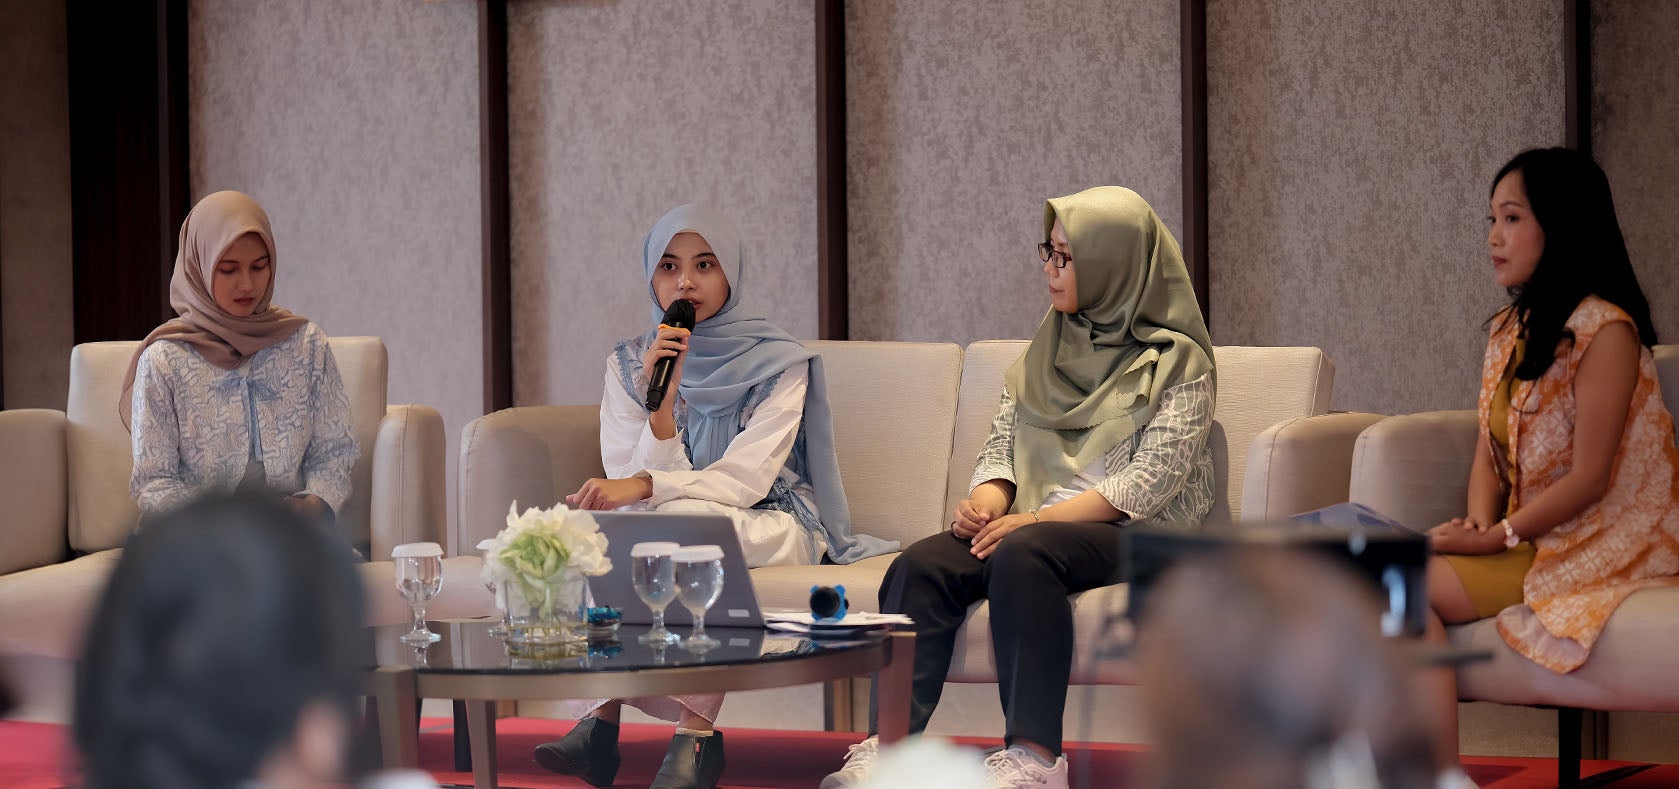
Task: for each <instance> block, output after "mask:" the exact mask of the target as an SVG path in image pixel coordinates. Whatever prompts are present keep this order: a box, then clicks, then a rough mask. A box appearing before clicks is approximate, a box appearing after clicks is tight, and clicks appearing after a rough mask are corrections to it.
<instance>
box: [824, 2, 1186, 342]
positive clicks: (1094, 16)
mask: <svg viewBox="0 0 1679 789" xmlns="http://www.w3.org/2000/svg"><path fill="white" fill-rule="evenodd" d="M1177 15H1178V4H1177V3H1176V2H1175V1H1174V0H1125V2H1117V3H1116V2H1108V1H1107V0H1061V2H1054V3H1003V2H988V3H973V2H968V1H967V0H913V1H905V0H871V1H870V2H866V3H865V2H857V0H853V1H852V2H848V3H846V80H847V89H846V104H847V113H848V117H847V123H848V124H849V127H848V129H847V143H848V157H849V163H848V165H849V180H850V200H849V210H850V218H851V244H850V256H851V259H850V277H851V288H850V296H851V336H852V337H853V338H855V339H871V340H873V339H882V340H937V341H954V342H960V343H966V342H969V341H972V340H978V339H987V338H1020V337H1029V336H1031V334H1032V332H1033V331H1034V330H1035V329H1036V328H1037V325H1038V322H1039V321H1040V320H1041V319H1042V318H1043V315H1044V312H1045V311H1046V310H1048V309H1049V298H1048V295H1049V294H1048V292H1047V290H1046V286H1045V284H1044V276H1043V273H1042V270H1041V267H1042V265H1043V264H1042V263H1041V262H1039V261H1038V259H1037V253H1036V252H1035V251H1034V250H1033V248H1032V247H1033V245H1035V244H1037V243H1038V242H1039V241H1042V240H1043V224H1042V223H1043V204H1044V199H1045V198H1048V197H1054V196H1058V195H1063V194H1068V193H1071V192H1076V191H1078V190H1080V189H1083V188H1085V187H1088V186H1094V185H1098V184H1119V185H1123V186H1129V187H1131V188H1132V189H1135V190H1136V191H1137V192H1138V193H1139V194H1141V195H1142V196H1143V197H1144V198H1145V199H1147V200H1148V201H1149V202H1150V203H1151V204H1153V205H1154V207H1155V210H1157V211H1158V212H1159V213H1160V215H1161V216H1162V217H1164V218H1165V220H1166V224H1167V225H1168V226H1169V227H1171V228H1172V231H1173V232H1174V233H1178V232H1179V231H1180V230H1181V224H1180V217H1181V215H1182V210H1181V206H1182V203H1183V197H1182V195H1183V191H1182V176H1181V168H1182V142H1181V137H1180V135H1181V131H1180V129H1181V125H1180V122H1179V115H1180V99H1179V86H1178V80H1179V74H1178V62H1179V61H1178V23H1177Z"/></svg>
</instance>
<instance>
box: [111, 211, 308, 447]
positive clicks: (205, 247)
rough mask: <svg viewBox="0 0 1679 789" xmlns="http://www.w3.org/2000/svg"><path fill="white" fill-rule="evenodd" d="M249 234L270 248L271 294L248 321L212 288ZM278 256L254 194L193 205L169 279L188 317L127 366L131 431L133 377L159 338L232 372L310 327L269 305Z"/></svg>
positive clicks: (123, 405)
mask: <svg viewBox="0 0 1679 789" xmlns="http://www.w3.org/2000/svg"><path fill="white" fill-rule="evenodd" d="M246 233H255V234H257V237H258V238H261V239H262V243H263V246H266V247H268V271H269V276H268V289H267V290H265V291H263V293H262V295H261V296H259V297H257V303H256V308H255V309H254V310H253V311H252V312H251V314H250V316H249V317H245V318H235V317H233V316H232V315H229V314H227V312H226V311H224V310H223V309H222V308H221V307H219V306H217V304H216V298H215V296H214V295H213V294H212V291H211V290H210V283H211V281H212V280H213V278H214V277H215V272H216V261H218V260H220V259H221V256H222V253H223V252H226V251H227V248H228V247H229V246H230V245H232V244H233V242H234V241H236V240H238V238H239V237H240V236H242V235H245V234H246ZM278 258H279V255H278V254H277V253H276V252H275V251H274V233H273V231H272V230H271V229H270V228H269V225H268V214H267V213H266V212H264V211H263V210H262V206H260V205H257V201H255V200H252V199H251V198H250V196H249V195H245V194H242V193H240V192H233V191H227V192H216V193H215V194H212V195H210V196H208V197H206V198H204V199H203V200H200V201H198V205H195V206H193V208H192V212H191V213H188V214H187V219H186V221H185V222H182V223H181V240H180V247H179V250H178V251H177V252H176V253H175V273H174V275H173V276H171V277H170V278H169V306H171V307H174V308H175V313H176V314H178V315H180V316H181V317H179V318H176V319H174V320H171V321H169V322H167V323H165V324H163V325H162V326H159V327H157V328H155V329H153V330H152V333H151V334H148V335H146V339H145V340H143V341H141V343H140V347H139V348H136V349H135V351H134V356H133V357H132V358H130V359H129V360H128V373H127V374H126V375H124V376H123V379H122V399H121V400H119V401H118V402H117V412H118V413H119V414H121V415H122V423H123V426H124V427H127V426H129V422H130V420H131V418H132V414H131V410H132V406H133V400H132V397H133V395H132V393H133V390H134V372H135V370H136V369H137V368H138V367H139V365H140V354H142V353H145V352H146V348H148V347H150V346H151V344H152V343H154V342H157V341H158V340H174V341H176V342H182V343H186V344H187V345H190V346H192V347H193V349H194V350H197V351H198V355H200V356H202V357H204V360H205V361H208V362H209V363H211V364H213V365H215V366H217V367H220V368H222V369H224V370H231V369H233V368H235V367H238V366H239V363H240V362H242V361H244V360H245V359H246V358H247V357H249V356H250V355H251V354H254V353H256V352H257V351H260V350H262V349H264V348H267V347H269V346H271V345H274V344H277V343H279V342H282V341H284V340H285V339H286V338H288V337H290V336H292V335H293V334H296V333H297V331H298V330H299V329H301V328H303V327H304V326H305V325H307V324H308V323H309V321H308V320H307V319H305V318H303V317H301V316H297V315H293V314H291V313H290V312H287V311H286V310H283V309H280V308H279V307H275V306H273V305H271V304H269V301H270V300H271V299H273V298H274V280H275V278H276V277H277V276H278V271H279V269H278V267H277V265H276V263H277V260H278Z"/></svg>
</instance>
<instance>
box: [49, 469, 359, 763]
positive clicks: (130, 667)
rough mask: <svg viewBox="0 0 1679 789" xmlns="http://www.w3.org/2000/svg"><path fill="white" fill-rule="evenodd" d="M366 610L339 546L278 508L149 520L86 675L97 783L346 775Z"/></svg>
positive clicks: (135, 542) (223, 504) (243, 504)
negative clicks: (343, 773)
mask: <svg viewBox="0 0 1679 789" xmlns="http://www.w3.org/2000/svg"><path fill="white" fill-rule="evenodd" d="M362 619H363V600H362V585H361V581H360V576H359V573H358V572H357V571H356V570H355V568H354V567H353V566H352V564H351V559H350V556H349V553H348V552H347V551H345V550H344V548H343V545H342V543H341V542H340V541H338V540H337V539H335V538H334V537H333V536H332V535H330V534H328V533H327V532H326V531H324V530H322V529H321V528H320V527H319V526H317V525H315V524H313V523H311V522H309V521H306V520H304V519H302V518H300V517H299V516H297V515H296V514H294V513H293V512H292V511H291V510H290V509H288V508H286V507H283V506H281V505H280V504H277V503H275V502H272V501H268V500H265V499H262V498H256V497H214V498H207V499H204V500H200V501H197V502H194V503H192V504H188V505H186V506H184V507H182V508H181V509H178V510H176V511H174V512H171V513H169V514H167V515H165V516H162V517H159V518H158V519H156V520H155V521H151V522H148V524H147V525H146V527H145V529H144V530H142V531H141V532H140V533H139V534H138V535H136V536H135V537H134V538H133V539H131V540H129V542H128V545H127V547H126V548H125V549H124V551H123V555H122V559H121V561H120V562H119V563H118V565H117V569H116V571H115V573H114V574H113V575H112V577H111V580H110V584H109V586H108V587H107V588H106V589H105V592H104V596H103V598H102V599H101V601H100V604H99V607H98V610H97V611H96V612H95V614H94V616H93V620H92V623H91V626H90V630H89V632H88V636H87V639H86V642H85V647H84V650H85V651H84V653H83V659H82V662H81V664H80V666H79V667H78V669H77V676H76V706H75V740H76V745H77V747H78V748H79V750H80V753H81V758H82V769H83V772H84V776H85V785H86V786H88V787H90V789H108V788H110V787H134V788H136V789H148V788H150V787H156V788H157V789H163V788H164V787H168V789H200V788H204V789H209V788H210V787H215V788H216V789H221V788H223V787H236V786H238V785H240V784H241V783H244V782H246V781H256V782H258V783H260V784H261V785H263V786H265V787H286V786H316V785H321V784H327V783H331V782H334V781H337V780H338V779H339V777H340V774H341V773H342V772H343V769H344V766H345V761H346V754H347V753H348V750H349V749H348V742H349V741H350V732H351V730H352V721H353V720H355V719H354V717H352V705H353V704H354V703H355V702H356V700H357V697H358V694H359V693H360V681H359V668H360V666H361V657H362V655H363V652H364V647H363V645H362V643H361V640H362V639H361V627H362Z"/></svg>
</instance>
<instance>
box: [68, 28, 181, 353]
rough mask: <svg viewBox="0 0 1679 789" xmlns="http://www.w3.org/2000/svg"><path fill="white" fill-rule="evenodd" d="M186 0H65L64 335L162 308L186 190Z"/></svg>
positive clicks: (134, 321) (126, 336)
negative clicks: (69, 314) (67, 216)
mask: <svg viewBox="0 0 1679 789" xmlns="http://www.w3.org/2000/svg"><path fill="white" fill-rule="evenodd" d="M186 18H187V9H186V0H151V2H128V3H117V4H110V5H107V4H104V3H90V2H76V1H75V0H72V2H69V3H67V4H66V14H65V22H66V39H67V45H68V60H69V100H70V195H71V196H70V204H71V220H70V222H71V244H72V251H71V267H72V272H73V282H74V285H73V289H74V296H73V304H74V318H73V323H74V327H75V329H74V341H75V342H77V343H83V342H90V341H95V340H135V339H139V338H141V337H144V336H145V335H146V334H147V333H148V332H150V331H151V330H152V329H153V328H155V327H156V326H157V325H158V324H159V323H162V322H163V321H164V320H167V319H168V318H171V317H174V311H173V310H172V309H170V307H169V276H170V273H171V271H172V269H173V267H174V259H175V245H176V238H177V234H178V231H179V228H180V225H181V221H182V220H183V219H185V218H186V213H187V209H188V208H189V206H188V200H189V198H190V195H189V193H188V190H189V186H188V184H189V179H188V172H187V168H188V161H189V159H188V147H187V146H188V138H187V98H186V86H187V57H186V46H187V30H186Z"/></svg>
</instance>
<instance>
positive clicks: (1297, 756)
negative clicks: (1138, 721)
mask: <svg viewBox="0 0 1679 789" xmlns="http://www.w3.org/2000/svg"><path fill="white" fill-rule="evenodd" d="M1380 611H1381V608H1380V606H1379V605H1378V603H1377V601H1376V599H1375V596H1374V593H1373V592H1372V591H1371V590H1370V589H1369V588H1368V587H1367V586H1365V585H1363V584H1361V583H1360V582H1359V580H1358V579H1357V578H1355V577H1353V576H1352V575H1351V574H1350V573H1349V572H1348V571H1347V570H1345V569H1343V568H1341V567H1339V566H1336V565H1333V564H1331V563H1330V562H1329V561H1328V560H1326V559H1323V558H1319V557H1316V556H1310V555H1300V554H1296V553H1292V552H1285V551H1281V550H1255V551H1251V552H1250V551H1231V552H1226V553H1221V554H1218V555H1214V556H1207V557H1198V558H1196V559H1193V560H1189V561H1186V562H1184V563H1183V564H1182V565H1180V566H1178V567H1176V568H1174V569H1172V570H1171V571H1169V572H1168V573H1167V575H1166V577H1165V578H1164V579H1162V582H1161V584H1160V585H1159V586H1158V587H1157V588H1156V591H1155V593H1154V594H1153V595H1151V597H1150V600H1149V603H1148V612H1147V619H1146V621H1147V625H1146V626H1145V627H1144V628H1143V630H1142V632H1141V634H1140V638H1139V646H1138V649H1139V653H1138V659H1139V662H1140V664H1141V667H1142V670H1143V678H1144V680H1143V693H1144V697H1145V699H1146V701H1147V716H1148V719H1149V721H1150V724H1151V725H1152V727H1153V729H1154V735H1155V737H1156V738H1157V742H1158V745H1157V748H1156V751H1155V754H1156V758H1157V768H1158V769H1159V771H1160V783H1159V785H1161V786H1163V787H1167V789H1191V788H1193V787H1209V786H1217V787H1223V788H1224V789H1273V788H1274V789H1284V788H1285V787H1287V788H1289V789H1295V788H1297V787H1308V788H1309V789H1321V788H1326V787H1337V789H1364V788H1365V787H1368V788H1369V789H1375V787H1382V788H1383V789H1412V787H1416V788H1417V789H1421V788H1422V787H1431V786H1433V785H1434V768H1433V763H1434V760H1433V758H1432V754H1431V751H1430V742H1431V741H1430V738H1429V735H1428V731H1427V729H1426V728H1425V724H1424V717H1423V711H1422V709H1421V708H1420V707H1419V702H1418V701H1417V695H1416V693H1415V692H1414V691H1413V689H1412V686H1413V679H1412V673H1413V672H1412V671H1411V670H1410V668H1409V667H1408V666H1407V665H1406V664H1404V663H1403V662H1402V661H1401V659H1400V657H1399V655H1398V654H1397V653H1396V652H1395V646H1394V644H1393V643H1392V642H1391V641H1389V640H1387V639H1385V638H1383V637H1382V635H1381V632H1380V626H1379V619H1380V616H1381V614H1380Z"/></svg>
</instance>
